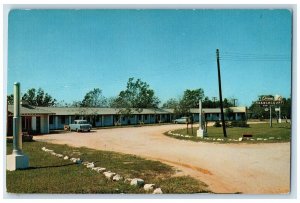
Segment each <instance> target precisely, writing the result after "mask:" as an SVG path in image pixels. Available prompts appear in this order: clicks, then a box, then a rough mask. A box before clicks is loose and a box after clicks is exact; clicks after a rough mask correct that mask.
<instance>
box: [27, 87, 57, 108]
mask: <svg viewBox="0 0 300 203" xmlns="http://www.w3.org/2000/svg"><path fill="white" fill-rule="evenodd" d="M22 100H24V101H26V102H27V103H28V104H29V105H32V106H54V105H55V104H56V99H53V98H52V96H50V95H49V94H48V93H45V92H44V90H43V89H42V88H39V89H38V91H36V89H35V88H31V89H28V90H27V92H26V93H25V94H24V95H23V97H22Z"/></svg>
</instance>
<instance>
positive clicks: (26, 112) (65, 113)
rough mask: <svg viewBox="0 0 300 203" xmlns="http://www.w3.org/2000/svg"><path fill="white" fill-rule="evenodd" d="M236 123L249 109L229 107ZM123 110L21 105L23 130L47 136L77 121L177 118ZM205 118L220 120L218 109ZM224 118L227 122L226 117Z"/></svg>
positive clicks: (9, 129)
mask: <svg viewBox="0 0 300 203" xmlns="http://www.w3.org/2000/svg"><path fill="white" fill-rule="evenodd" d="M230 109H231V110H232V112H233V115H234V116H233V118H232V119H233V120H244V119H246V107H230ZM7 110H8V114H7V115H8V117H7V135H9V136H10V135H12V128H13V123H12V120H13V105H8V109H7ZM119 112H120V109H115V108H83V107H34V106H29V105H22V106H21V116H22V131H23V132H29V133H32V134H47V133H49V132H50V131H51V130H60V129H63V128H64V125H68V124H70V123H72V122H73V121H74V120H76V119H86V120H87V121H88V122H90V123H91V124H92V125H93V126H94V127H106V126H114V125H135V124H140V123H144V124H151V123H171V122H172V121H173V120H174V119H175V118H176V116H177V117H178V116H180V115H175V114H174V110H173V109H156V110H155V109H143V110H142V111H141V112H138V111H136V110H133V111H132V112H133V113H132V114H130V116H128V117H127V116H124V115H121V114H120V113H119ZM203 112H204V114H205V119H206V120H208V121H216V120H221V111H220V109H219V108H213V109H208V108H204V109H203ZM191 114H192V116H193V119H194V122H197V121H199V109H191ZM225 119H228V118H226V117H225Z"/></svg>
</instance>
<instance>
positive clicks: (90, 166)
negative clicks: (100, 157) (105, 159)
mask: <svg viewBox="0 0 300 203" xmlns="http://www.w3.org/2000/svg"><path fill="white" fill-rule="evenodd" d="M86 167H87V168H94V167H95V164H94V163H89V164H88V165H86Z"/></svg>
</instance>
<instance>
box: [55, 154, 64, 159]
mask: <svg viewBox="0 0 300 203" xmlns="http://www.w3.org/2000/svg"><path fill="white" fill-rule="evenodd" d="M55 156H57V157H58V158H62V157H64V155H62V154H56V155H55Z"/></svg>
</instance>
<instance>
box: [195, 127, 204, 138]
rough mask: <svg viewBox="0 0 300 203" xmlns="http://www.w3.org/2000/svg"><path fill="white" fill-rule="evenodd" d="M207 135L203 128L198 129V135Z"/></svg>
mask: <svg viewBox="0 0 300 203" xmlns="http://www.w3.org/2000/svg"><path fill="white" fill-rule="evenodd" d="M204 136H205V132H204V130H203V129H199V130H197V137H200V138H203V137H204Z"/></svg>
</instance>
